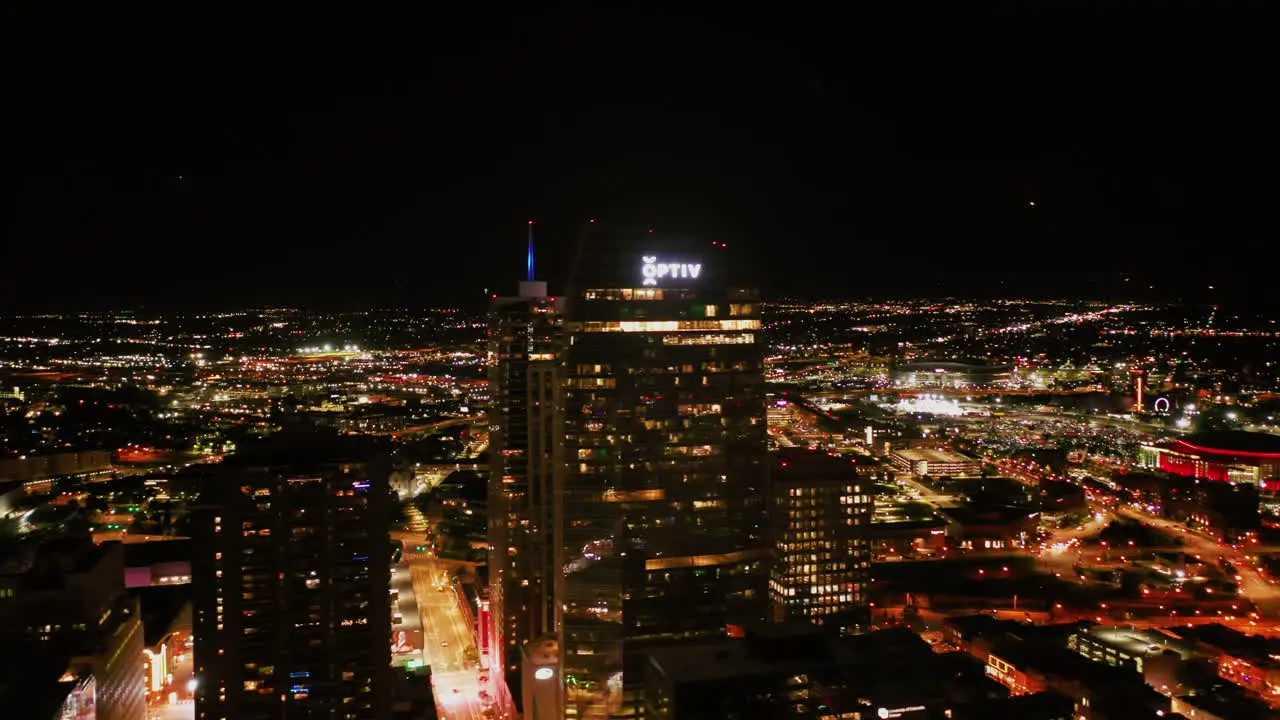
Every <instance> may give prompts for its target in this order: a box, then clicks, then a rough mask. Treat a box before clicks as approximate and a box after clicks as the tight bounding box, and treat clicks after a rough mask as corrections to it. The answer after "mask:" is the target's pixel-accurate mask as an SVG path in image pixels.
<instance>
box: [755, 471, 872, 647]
mask: <svg viewBox="0 0 1280 720" xmlns="http://www.w3.org/2000/svg"><path fill="white" fill-rule="evenodd" d="M769 482H770V502H769V520H770V523H771V524H772V526H773V532H772V533H771V534H772V536H773V543H774V561H773V565H772V568H771V570H770V577H769V614H770V617H771V619H772V620H774V621H775V622H785V621H787V620H805V621H808V622H811V623H813V624H815V625H822V626H825V627H829V628H832V629H835V630H838V631H840V632H842V633H846V634H853V633H858V632H863V631H866V630H867V629H868V628H869V626H870V622H871V616H870V612H869V605H868V598H867V579H868V577H869V576H870V573H871V540H870V539H869V537H868V532H869V531H870V526H871V515H872V511H873V509H874V500H873V498H872V492H871V486H872V482H873V481H872V479H871V478H869V477H868V478H862V477H859V475H858V471H857V469H856V468H855V466H854V464H853V462H852V461H851V460H850V459H849V458H842V457H836V456H833V455H830V454H828V453H825V452H820V451H817V450H809V449H807V448H787V449H784V450H781V451H779V452H778V456H777V457H776V458H775V460H774V467H773V472H772V473H771V475H770V477H769Z"/></svg>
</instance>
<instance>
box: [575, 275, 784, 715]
mask: <svg viewBox="0 0 1280 720" xmlns="http://www.w3.org/2000/svg"><path fill="white" fill-rule="evenodd" d="M756 307H757V306H756V304H755V302H754V297H753V295H752V294H751V293H749V292H746V291H725V290H719V291H714V292H704V291H701V290H697V289H689V288H680V289H672V288H630V289H628V288H616V289H589V290H586V291H584V292H583V293H582V294H581V296H580V297H579V298H578V299H576V300H574V301H573V302H572V303H571V304H570V306H569V308H568V310H567V319H566V327H565V329H566V337H567V346H566V348H565V355H564V372H565V382H564V430H565V438H564V453H565V458H564V466H563V473H562V477H560V478H559V479H558V480H557V490H558V493H559V498H560V501H561V502H560V503H559V505H558V509H557V511H558V513H559V514H560V517H559V526H560V527H562V528H563V530H562V532H563V538H562V542H561V543H560V544H559V548H560V551H561V557H560V558H558V565H559V566H560V568H561V576H560V582H561V587H560V588H559V591H558V598H559V602H560V609H561V613H562V616H561V618H560V633H561V639H562V642H561V647H562V648H563V678H564V683H565V693H566V694H565V715H566V717H570V718H575V717H582V718H588V717H589V718H602V717H611V716H612V717H618V716H628V715H630V714H632V710H631V708H630V707H629V705H630V704H629V703H627V702H625V700H624V697H625V696H626V695H627V694H628V693H626V692H624V690H625V689H626V688H627V687H628V686H630V685H631V684H633V683H632V681H629V680H624V678H625V676H626V674H627V673H632V672H634V668H632V667H631V666H630V664H631V662H632V658H633V657H635V654H634V652H633V651H635V650H637V649H639V648H641V647H643V645H644V644H645V643H646V642H648V641H659V640H662V639H671V638H680V637H696V636H700V635H715V634H722V633H723V632H724V628H725V625H726V624H727V623H729V622H734V621H742V620H747V619H757V618H761V617H763V616H764V612H765V605H766V602H765V591H764V565H765V563H766V562H767V556H768V544H767V539H766V530H767V528H766V527H765V525H764V507H763V500H764V486H765V482H766V478H767V469H766V467H765V446H766V443H765V431H766V423H765V407H764V378H763V354H762V348H761V345H760V342H759V330H760V320H759V317H758V316H757V315H756ZM635 681H636V682H640V681H642V678H641V677H640V676H639V675H638V674H637V675H636V676H635Z"/></svg>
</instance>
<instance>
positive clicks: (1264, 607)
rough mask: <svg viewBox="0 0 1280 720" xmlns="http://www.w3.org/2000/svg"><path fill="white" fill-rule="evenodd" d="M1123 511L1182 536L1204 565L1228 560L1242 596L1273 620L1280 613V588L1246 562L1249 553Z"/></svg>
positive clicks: (1175, 525)
mask: <svg viewBox="0 0 1280 720" xmlns="http://www.w3.org/2000/svg"><path fill="white" fill-rule="evenodd" d="M1122 512H1123V514H1128V515H1130V516H1132V517H1134V518H1136V519H1138V520H1141V521H1143V522H1147V523H1151V525H1152V526H1153V527H1156V528H1159V529H1161V530H1164V531H1165V532H1169V533H1172V534H1175V535H1177V536H1179V537H1181V538H1182V539H1183V540H1184V541H1185V542H1186V547H1187V550H1189V551H1190V552H1192V553H1194V554H1196V555H1198V556H1200V557H1201V559H1203V560H1204V561H1205V562H1210V563H1215V564H1216V563H1217V562H1218V561H1219V560H1220V559H1222V558H1226V559H1227V560H1228V561H1230V562H1231V564H1232V565H1234V566H1235V567H1236V571H1237V572H1239V573H1240V595H1241V596H1242V597H1244V598H1246V599H1248V600H1249V601H1250V602H1252V603H1253V604H1254V606H1256V607H1257V609H1258V611H1259V612H1260V613H1262V616H1263V617H1264V618H1267V619H1269V620H1274V619H1275V618H1276V616H1277V614H1278V613H1280V588H1277V587H1276V586H1275V585H1272V584H1271V583H1269V582H1267V580H1266V579H1264V578H1263V577H1262V576H1261V575H1259V574H1258V571H1257V570H1255V569H1254V567H1253V565H1252V563H1250V562H1248V561H1247V560H1246V559H1245V555H1247V554H1248V551H1247V550H1235V549H1234V548H1231V547H1229V546H1226V545H1221V544H1219V543H1217V542H1215V541H1213V540H1212V539H1210V538H1207V537H1205V536H1203V535H1199V534H1197V533H1194V532H1191V531H1189V530H1187V527H1186V525H1184V524H1182V523H1178V522H1174V521H1172V520H1164V519H1161V518H1156V517H1152V516H1150V515H1147V514H1145V513H1139V512H1136V511H1133V510H1130V509H1126V510H1124V511H1122Z"/></svg>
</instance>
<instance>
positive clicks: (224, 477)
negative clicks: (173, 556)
mask: <svg viewBox="0 0 1280 720" xmlns="http://www.w3.org/2000/svg"><path fill="white" fill-rule="evenodd" d="M337 440H338V439H337V438H333V439H332V440H330V441H327V442H324V443H321V444H318V445H311V444H310V443H308V444H307V445H305V446H296V447H293V446H291V447H290V448H289V449H288V451H283V450H282V451H279V452H272V453H271V454H269V455H264V456H261V457H243V456H236V457H233V458H231V459H229V460H227V461H226V463H224V464H223V466H222V467H220V469H219V472H218V474H217V475H215V476H213V477H211V478H210V482H209V484H208V485H207V486H206V491H205V492H204V493H203V494H202V498H201V502H200V505H199V507H198V508H197V510H196V513H195V523H194V527H195V547H196V548H198V551H197V553H196V555H195V557H194V558H193V562H192V588H193V589H194V590H195V603H194V606H195V607H194V609H195V623H194V625H195V641H196V643H195V666H196V667H195V673H196V678H197V681H198V683H199V684H198V687H197V690H196V718H197V720H218V719H219V718H236V719H237V720H242V719H243V720H250V719H253V718H285V717H308V718H335V719H336V718H343V719H344V720H345V719H346V718H352V719H363V718H385V717H388V716H389V714H390V705H389V702H390V699H389V698H390V692H391V688H390V682H391V675H390V672H391V671H390V663H391V615H390V612H391V611H390V601H389V598H388V593H387V586H388V583H389V582H390V560H391V541H390V539H389V537H388V532H387V530H388V512H389V503H390V500H389V497H388V487H387V475H388V472H387V469H386V468H385V467H381V466H380V464H379V463H376V462H366V461H364V460H363V459H362V458H361V456H356V457H352V456H345V455H343V454H342V450H341V449H340V448H335V446H336V445H337V444H338V442H337Z"/></svg>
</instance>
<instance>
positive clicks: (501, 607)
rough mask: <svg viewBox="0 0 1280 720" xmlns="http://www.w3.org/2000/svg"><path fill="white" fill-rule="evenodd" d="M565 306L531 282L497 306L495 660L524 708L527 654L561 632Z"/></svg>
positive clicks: (492, 432) (493, 328)
mask: <svg viewBox="0 0 1280 720" xmlns="http://www.w3.org/2000/svg"><path fill="white" fill-rule="evenodd" d="M531 266H532V265H531ZM562 302H563V301H562V300H559V301H558V300H557V299H556V298H552V297H548V296H547V285H546V283H544V282H536V281H532V280H530V281H526V282H521V283H520V291H519V294H518V295H517V296H516V297H501V298H494V300H493V304H492V306H491V308H490V312H489V392H490V404H489V410H488V417H489V469H490V472H489V598H490V608H491V617H492V618H493V622H494V624H495V625H496V627H495V628H494V630H495V633H494V635H495V637H496V638H497V642H495V643H494V649H493V652H496V653H497V655H498V657H493V658H488V660H489V662H490V664H491V666H493V667H501V668H502V673H503V675H504V677H505V679H506V682H507V687H508V689H509V690H510V692H511V696H512V697H516V698H518V697H522V693H521V690H520V686H521V679H520V678H521V671H520V663H521V657H522V652H521V647H522V646H523V645H524V644H525V643H527V642H529V641H531V640H534V639H537V638H541V637H543V636H545V635H548V634H551V633H554V632H555V620H556V609H555V598H554V594H553V590H554V586H555V583H554V578H555V575H556V574H557V568H556V566H555V556H556V553H555V544H554V538H555V532H554V531H555V518H554V517H553V511H554V507H555V504H554V502H553V497H552V493H553V481H554V477H555V470H556V468H557V467H558V466H559V465H561V464H562V463H563V453H562V448H563V428H562V423H563V417H562V415H561V413H560V410H561V408H562V399H561V394H560V380H561V364H560V343H561V340H562V338H561V336H560V330H561V314H560V309H559V307H560V304H562Z"/></svg>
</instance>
